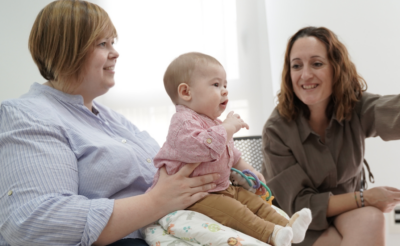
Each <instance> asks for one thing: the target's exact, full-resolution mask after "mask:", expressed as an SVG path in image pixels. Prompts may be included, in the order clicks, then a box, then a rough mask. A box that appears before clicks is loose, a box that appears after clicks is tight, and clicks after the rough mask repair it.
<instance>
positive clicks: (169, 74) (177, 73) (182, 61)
mask: <svg viewBox="0 0 400 246" xmlns="http://www.w3.org/2000/svg"><path fill="white" fill-rule="evenodd" d="M208 63H211V64H217V65H220V66H222V65H221V63H220V62H219V61H218V60H217V59H215V58H214V57H212V56H209V55H206V54H203V53H199V52H189V53H185V54H182V55H180V56H178V57H177V58H175V59H174V60H173V61H172V62H171V63H170V64H169V66H168V68H167V70H166V71H165V74H164V87H165V90H166V91H167V93H168V95H169V97H170V98H171V100H172V102H173V103H175V104H176V103H177V99H178V86H179V85H180V84H181V83H186V84H188V85H189V86H190V84H191V77H192V74H193V71H194V69H195V68H196V66H198V65H199V64H208Z"/></svg>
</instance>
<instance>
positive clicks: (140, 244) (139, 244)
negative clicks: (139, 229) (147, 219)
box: [108, 238, 149, 246]
mask: <svg viewBox="0 0 400 246" xmlns="http://www.w3.org/2000/svg"><path fill="white" fill-rule="evenodd" d="M108 246H149V245H148V244H147V243H146V241H144V240H142V239H139V238H124V239H121V240H118V241H116V242H114V243H112V244H109V245H108Z"/></svg>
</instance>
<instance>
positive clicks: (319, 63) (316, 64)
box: [314, 62, 323, 67]
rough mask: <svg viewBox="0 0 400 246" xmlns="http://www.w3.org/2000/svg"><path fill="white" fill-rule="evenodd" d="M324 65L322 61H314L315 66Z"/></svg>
mask: <svg viewBox="0 0 400 246" xmlns="http://www.w3.org/2000/svg"><path fill="white" fill-rule="evenodd" d="M322 65H323V64H322V63H321V62H315V63H314V66H315V67H321V66H322Z"/></svg>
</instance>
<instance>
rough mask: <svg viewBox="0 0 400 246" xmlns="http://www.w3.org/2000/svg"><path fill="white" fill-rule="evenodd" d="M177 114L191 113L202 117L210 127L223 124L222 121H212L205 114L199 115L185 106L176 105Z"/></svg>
mask: <svg viewBox="0 0 400 246" xmlns="http://www.w3.org/2000/svg"><path fill="white" fill-rule="evenodd" d="M175 109H176V112H184V111H186V112H189V113H191V114H194V115H197V116H198V117H200V118H201V119H202V120H204V121H205V122H207V124H208V125H211V126H213V125H219V124H221V123H222V121H221V120H220V119H215V120H213V119H211V118H210V117H208V116H206V115H204V114H199V113H197V112H196V111H194V110H193V109H190V108H188V107H186V106H184V105H176V106H175Z"/></svg>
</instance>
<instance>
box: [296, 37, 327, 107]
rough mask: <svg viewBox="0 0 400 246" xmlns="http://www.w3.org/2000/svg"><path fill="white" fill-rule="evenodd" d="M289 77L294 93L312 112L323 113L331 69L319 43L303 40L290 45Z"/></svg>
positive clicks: (325, 53) (324, 50) (315, 39)
mask: <svg viewBox="0 0 400 246" xmlns="http://www.w3.org/2000/svg"><path fill="white" fill-rule="evenodd" d="M290 77H291V80H292V85H293V91H294V93H295V94H296V96H297V97H298V98H299V99H300V100H301V101H302V102H303V103H304V104H306V105H307V106H308V107H309V109H310V111H311V112H312V111H313V109H317V108H319V109H321V110H325V109H326V107H327V105H328V103H329V100H330V96H331V94H332V79H333V69H332V65H331V64H330V62H329V60H328V54H327V50H326V47H325V46H324V44H323V43H322V42H321V41H319V40H318V39H317V38H315V37H303V38H299V39H298V40H297V41H296V42H295V43H294V44H293V47H292V50H291V52H290Z"/></svg>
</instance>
